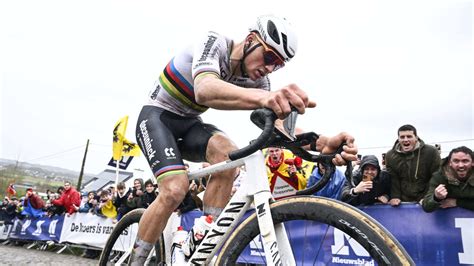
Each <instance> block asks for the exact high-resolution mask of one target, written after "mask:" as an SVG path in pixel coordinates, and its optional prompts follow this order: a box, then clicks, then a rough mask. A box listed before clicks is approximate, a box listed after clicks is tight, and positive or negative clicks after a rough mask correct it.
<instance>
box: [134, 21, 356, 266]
mask: <svg viewBox="0 0 474 266" xmlns="http://www.w3.org/2000/svg"><path fill="white" fill-rule="evenodd" d="M296 49H297V38H296V34H295V31H294V30H293V27H292V25H291V24H290V23H289V22H288V20H286V19H283V18H280V17H276V16H261V17H258V18H257V20H256V23H255V24H254V25H252V27H251V28H250V30H249V32H248V34H247V36H246V37H245V38H244V39H243V40H242V41H235V42H234V41H233V40H232V39H230V38H227V37H226V36H223V35H221V34H219V33H216V32H207V33H206V34H204V35H202V38H200V39H199V40H197V41H196V42H195V43H194V45H190V46H189V47H187V48H186V49H185V50H183V51H182V52H181V53H178V54H177V55H175V56H174V57H173V58H172V59H171V61H170V62H169V63H168V64H167V65H166V67H165V68H164V70H163V72H162V73H161V74H160V77H159V79H158V82H157V83H156V86H155V88H154V89H153V90H152V91H151V93H150V94H149V100H148V103H146V105H145V106H143V108H142V111H141V113H140V115H139V118H138V121H137V128H136V138H137V141H138V145H139V146H140V148H141V149H142V151H143V153H144V155H145V157H146V159H147V160H148V163H149V165H150V168H151V169H152V172H153V173H154V175H155V177H156V178H157V182H158V187H159V188H160V194H159V195H158V197H157V199H156V200H155V201H156V203H153V204H151V205H150V206H149V207H148V208H147V209H146V211H145V213H144V215H143V217H142V219H141V220H140V224H139V230H138V237H137V240H136V242H135V245H134V247H135V248H134V250H133V253H132V258H131V261H132V264H137V265H140V264H143V262H144V260H145V259H146V257H147V255H148V252H149V251H150V250H151V248H152V247H153V243H155V242H156V241H157V240H158V238H159V237H160V235H161V233H162V231H163V229H164V227H165V225H166V223H167V221H168V218H169V216H170V215H171V213H172V212H173V210H175V209H176V208H177V207H178V205H179V204H180V203H181V202H182V201H183V199H184V198H185V195H186V193H187V191H188V189H189V182H188V178H187V173H186V169H185V166H184V161H183V159H185V160H190V161H193V162H209V163H210V164H215V163H219V162H222V161H225V160H226V159H228V157H227V155H228V154H229V152H231V151H233V150H236V149H237V146H236V145H235V143H234V142H233V141H232V140H230V139H229V138H228V137H227V136H226V135H225V134H223V132H222V131H221V130H219V129H218V128H217V127H215V126H214V125H211V124H205V123H204V122H203V120H202V119H201V117H200V115H201V114H202V113H204V112H205V111H206V110H208V109H209V108H213V109H219V110H255V109H259V108H264V107H265V108H268V109H271V110H273V111H274V112H275V113H276V115H277V116H278V118H280V119H284V118H285V117H286V116H288V114H289V113H290V112H291V105H292V106H294V107H295V108H296V109H297V110H298V112H299V113H301V114H303V113H304V112H305V109H306V108H312V107H315V106H316V103H315V102H313V101H311V100H310V99H309V97H308V95H307V94H306V93H305V92H304V91H303V90H302V89H301V88H300V87H298V86H297V85H296V84H289V85H286V86H283V87H281V88H280V89H279V90H275V91H270V81H269V78H268V75H269V74H270V73H273V72H275V71H276V70H278V69H280V68H281V67H283V66H284V65H285V64H286V63H287V62H288V61H290V60H291V59H292V58H293V57H294V56H295V54H296ZM343 141H345V142H346V143H348V146H346V150H345V151H346V152H345V153H344V154H343V156H344V157H345V158H346V159H348V160H354V159H355V158H354V157H355V153H356V152H357V151H356V150H357V149H356V148H355V147H354V146H353V142H354V139H353V138H352V137H351V136H349V135H348V134H340V135H338V136H336V137H334V138H332V139H331V140H330V139H329V138H327V137H319V139H318V140H317V141H316V140H315V141H314V143H311V144H312V145H311V146H312V147H315V148H318V147H319V148H320V149H318V151H321V152H323V153H329V152H333V151H334V150H336V149H337V146H339V144H341V143H342V142H343ZM316 142H317V143H316ZM309 146H310V145H308V148H309ZM335 161H336V162H337V163H338V164H343V163H344V160H342V157H341V156H338V158H337V159H336V160H335ZM237 174H238V169H230V170H227V171H224V172H221V173H216V174H213V175H212V178H211V179H210V181H209V183H208V185H207V187H206V193H205V194H204V197H203V205H204V206H203V212H204V215H212V216H214V217H217V216H219V214H220V213H221V212H222V210H223V207H224V206H225V205H226V203H227V201H228V200H229V195H230V194H231V191H232V185H233V181H234V178H235V177H236V176H237ZM151 225H153V226H151Z"/></svg>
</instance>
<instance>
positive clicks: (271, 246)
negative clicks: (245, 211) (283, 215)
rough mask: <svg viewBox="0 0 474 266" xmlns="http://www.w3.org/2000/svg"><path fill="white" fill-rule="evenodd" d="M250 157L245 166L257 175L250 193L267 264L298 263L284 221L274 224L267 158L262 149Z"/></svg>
mask: <svg viewBox="0 0 474 266" xmlns="http://www.w3.org/2000/svg"><path fill="white" fill-rule="evenodd" d="M249 159H250V160H248V161H246V163H245V167H246V169H247V171H248V172H250V173H255V175H256V176H255V177H254V178H251V180H249V195H252V194H253V200H254V205H255V213H256V215H257V220H258V226H259V229H260V235H261V237H262V242H263V248H264V251H265V259H266V261H267V265H296V262H295V259H294V257H293V252H292V249H291V245H290V242H289V240H288V236H287V234H286V230H285V226H284V225H283V224H282V223H281V224H278V225H273V219H272V215H271V212H270V200H272V194H271V192H270V188H269V184H268V179H267V178H266V177H267V171H266V169H265V167H266V166H265V158H264V157H263V154H262V152H261V151H257V152H256V153H255V154H253V155H252V156H251V157H250V158H249ZM261 177H265V178H261Z"/></svg>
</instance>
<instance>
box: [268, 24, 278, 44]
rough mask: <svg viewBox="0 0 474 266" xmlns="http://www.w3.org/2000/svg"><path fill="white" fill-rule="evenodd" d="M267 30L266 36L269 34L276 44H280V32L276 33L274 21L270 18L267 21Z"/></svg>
mask: <svg viewBox="0 0 474 266" xmlns="http://www.w3.org/2000/svg"><path fill="white" fill-rule="evenodd" d="M267 32H268V36H270V38H272V40H273V41H274V42H275V43H276V44H280V34H279V33H278V30H277V28H276V26H275V23H273V21H271V20H269V21H268V23H267Z"/></svg>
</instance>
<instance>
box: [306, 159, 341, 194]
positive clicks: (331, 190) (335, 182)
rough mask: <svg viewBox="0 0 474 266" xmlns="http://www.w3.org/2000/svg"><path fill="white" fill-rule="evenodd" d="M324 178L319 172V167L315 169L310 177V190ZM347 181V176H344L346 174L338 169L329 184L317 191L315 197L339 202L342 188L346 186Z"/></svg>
mask: <svg viewBox="0 0 474 266" xmlns="http://www.w3.org/2000/svg"><path fill="white" fill-rule="evenodd" d="M322 178H323V176H322V175H321V173H320V172H319V169H318V167H316V168H314V171H313V173H312V174H311V176H310V177H309V181H308V185H307V187H308V188H309V187H311V186H313V185H314V184H316V183H318V182H319V181H320V180H321V179H322ZM345 180H346V176H345V175H344V173H343V172H342V171H341V170H339V169H337V168H336V169H335V171H334V173H333V174H332V176H331V177H330V179H329V181H328V183H327V184H326V185H325V186H324V187H323V188H322V189H321V190H319V191H317V192H316V193H314V194H313V195H314V196H321V197H326V198H332V199H337V200H338V199H340V198H341V194H342V188H343V186H344V183H345Z"/></svg>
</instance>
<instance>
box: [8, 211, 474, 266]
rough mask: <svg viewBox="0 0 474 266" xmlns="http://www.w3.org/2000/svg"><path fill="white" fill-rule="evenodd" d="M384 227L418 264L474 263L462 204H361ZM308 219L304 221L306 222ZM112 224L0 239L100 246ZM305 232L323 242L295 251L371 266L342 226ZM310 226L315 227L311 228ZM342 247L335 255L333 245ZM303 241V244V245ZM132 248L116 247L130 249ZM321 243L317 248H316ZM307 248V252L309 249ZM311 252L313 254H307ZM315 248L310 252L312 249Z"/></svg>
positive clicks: (472, 224) (296, 226) (469, 217)
mask: <svg viewBox="0 0 474 266" xmlns="http://www.w3.org/2000/svg"><path fill="white" fill-rule="evenodd" d="M361 209H362V210H363V211H364V212H366V213H368V214H369V215H370V216H372V217H374V218H375V219H376V220H377V221H379V222H380V223H381V224H382V225H384V226H385V227H386V228H387V229H388V230H389V231H390V232H391V233H392V234H393V235H394V236H395V237H396V238H397V239H398V241H400V243H401V244H402V245H403V246H404V247H405V249H406V250H407V251H408V253H409V254H410V255H411V257H412V258H413V260H414V261H415V262H416V264H417V265H462V264H474V212H473V211H468V210H465V209H461V208H450V209H446V210H438V211H435V212H433V213H425V212H423V210H422V209H421V207H420V206H419V205H415V204H402V205H401V206H400V207H397V208H393V207H390V206H384V205H375V206H368V207H362V208H361ZM200 215H201V213H200V212H199V211H191V212H188V213H186V214H184V215H182V216H177V215H173V216H172V217H173V219H171V221H170V222H169V223H168V226H167V227H168V230H165V232H166V239H170V238H171V236H170V234H171V232H172V230H171V229H170V228H177V225H180V224H181V225H183V226H184V228H185V229H186V230H189V229H190V228H191V227H192V224H193V222H194V219H195V218H197V217H198V216H200ZM302 223H305V224H302ZM113 226H114V224H113V223H112V220H111V219H105V218H102V217H99V216H96V215H92V214H83V213H77V214H73V215H71V216H54V217H53V218H39V219H23V220H15V222H14V224H13V225H2V226H0V239H2V240H4V239H14V240H28V241H54V242H55V243H71V244H78V245H85V246H91V247H96V248H102V247H103V246H104V245H105V242H106V240H107V238H108V236H109V235H110V233H111V231H112V229H113ZM305 226H306V228H305V230H306V232H312V233H314V234H318V235H323V234H324V236H325V237H323V240H322V241H321V242H318V241H314V243H311V244H310V245H308V243H305V245H304V246H302V245H301V244H300V243H299V242H298V241H297V240H295V241H294V242H293V240H292V245H294V246H295V247H296V248H295V249H296V250H299V251H300V252H299V253H298V254H296V256H297V257H298V256H303V254H310V253H311V254H313V253H314V250H316V249H320V248H321V249H322V250H324V252H323V254H324V255H323V256H321V257H320V258H319V259H318V260H319V261H318V264H319V262H320V263H321V264H324V265H347V264H366V265H372V264H373V262H372V261H371V260H370V259H369V257H368V254H367V253H366V251H365V250H363V249H362V248H361V247H360V246H359V244H358V243H356V242H355V241H353V240H352V239H350V238H349V237H347V236H346V235H345V234H344V233H342V232H340V231H339V230H337V229H336V230H332V229H331V230H329V231H328V232H327V231H326V228H324V227H323V226H322V225H321V224H317V223H313V224H310V225H308V224H307V223H306V222H304V221H293V222H290V224H289V225H288V226H287V230H291V232H290V233H289V234H290V235H293V236H294V235H297V234H300V233H301V232H298V230H301V229H302V228H304V227H305ZM308 226H311V228H310V229H309V230H308ZM136 231H137V228H136V227H134V228H131V229H130V230H129V231H128V232H126V233H124V234H123V235H122V236H121V237H123V238H125V240H124V241H121V242H122V243H133V240H134V237H135V235H136ZM341 244H342V245H343V246H344V247H343V248H342V249H339V250H338V253H337V255H336V254H335V252H334V251H333V247H336V246H339V247H340V246H341ZM299 245H301V246H299ZM128 247H129V246H127V245H126V246H122V247H116V248H118V249H123V250H125V249H127V248H128ZM316 247H317V248H316ZM305 251H306V252H305ZM308 251H309V252H308ZM311 251H312V252H311ZM262 252H263V250H262V245H261V242H259V239H256V242H255V243H254V244H252V245H251V246H250V247H247V249H246V251H245V254H244V256H245V259H246V261H252V260H253V259H255V258H257V257H258V256H260V255H261V254H262Z"/></svg>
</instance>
